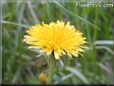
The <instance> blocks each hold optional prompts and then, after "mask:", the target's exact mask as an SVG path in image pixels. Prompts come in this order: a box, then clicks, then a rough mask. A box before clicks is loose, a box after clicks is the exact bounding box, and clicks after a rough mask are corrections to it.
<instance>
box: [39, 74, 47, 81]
mask: <svg viewBox="0 0 114 86" xmlns="http://www.w3.org/2000/svg"><path fill="white" fill-rule="evenodd" d="M38 79H39V80H40V81H42V82H45V83H47V76H46V74H45V73H40V74H39V76H38Z"/></svg>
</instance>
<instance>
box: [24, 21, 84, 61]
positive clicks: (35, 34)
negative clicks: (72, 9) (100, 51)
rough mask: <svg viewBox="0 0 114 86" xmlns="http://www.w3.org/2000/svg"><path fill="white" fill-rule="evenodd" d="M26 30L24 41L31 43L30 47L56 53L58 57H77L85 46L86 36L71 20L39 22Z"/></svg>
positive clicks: (48, 53)
mask: <svg viewBox="0 0 114 86" xmlns="http://www.w3.org/2000/svg"><path fill="white" fill-rule="evenodd" d="M26 32H27V33H28V35H25V36H24V42H26V43H27V44H29V45H30V46H29V48H38V49H40V51H43V52H46V53H47V55H50V54H51V53H54V56H55V58H56V59H59V58H60V57H61V56H62V55H68V56H70V57H72V55H73V56H76V57H77V56H78V55H79V54H81V52H83V51H84V50H83V48H85V43H86V41H85V39H86V38H85V37H83V36H82V33H81V32H79V31H78V30H76V29H75V27H74V26H73V25H70V22H67V23H66V24H65V23H64V22H63V21H59V20H58V21H57V22H56V23H55V22H51V23H49V24H44V23H42V25H40V24H37V25H35V26H32V27H31V28H30V29H29V30H27V31H26Z"/></svg>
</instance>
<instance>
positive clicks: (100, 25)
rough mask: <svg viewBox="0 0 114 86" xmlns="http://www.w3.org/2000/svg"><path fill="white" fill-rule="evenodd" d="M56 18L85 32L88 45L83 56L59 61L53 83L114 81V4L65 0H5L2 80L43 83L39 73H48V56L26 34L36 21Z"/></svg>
mask: <svg viewBox="0 0 114 86" xmlns="http://www.w3.org/2000/svg"><path fill="white" fill-rule="evenodd" d="M94 3H95V2H94ZM57 20H63V21H65V22H67V21H70V22H71V24H72V25H74V26H75V27H76V28H77V29H79V30H80V31H81V32H83V34H84V36H85V37H87V41H88V47H89V49H87V50H86V52H85V53H84V56H83V57H82V56H79V58H72V59H69V58H62V60H60V61H57V67H55V68H56V72H55V74H54V77H53V84H114V53H113V52H114V47H113V46H114V45H113V36H114V35H113V34H114V32H113V31H114V7H80V6H76V4H75V2H66V1H65V0H62V1H61V2H57V1H53V2H46V0H44V1H40V2H38V1H35V2H34V1H32V0H31V1H30V0H28V1H27V0H26V1H25V2H24V1H14V2H11V1H9V2H8V1H7V0H6V1H5V0H3V2H2V20H1V22H2V83H8V84H14V83H16V84H24V83H26V84H41V81H40V80H39V79H38V76H39V74H40V73H42V72H44V73H45V74H46V75H47V74H48V67H49V66H48V64H47V56H46V55H42V54H40V55H39V52H38V51H37V50H29V49H28V48H27V45H26V44H25V43H23V41H22V40H23V35H24V34H25V31H26V30H27V29H28V28H29V27H30V26H32V25H34V24H37V23H41V22H42V21H44V22H45V23H49V22H51V21H57ZM36 55H39V56H37V57H36Z"/></svg>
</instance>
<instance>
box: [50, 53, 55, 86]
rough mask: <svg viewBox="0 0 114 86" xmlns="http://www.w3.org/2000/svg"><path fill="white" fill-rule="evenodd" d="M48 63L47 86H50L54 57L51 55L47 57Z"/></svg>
mask: <svg viewBox="0 0 114 86" xmlns="http://www.w3.org/2000/svg"><path fill="white" fill-rule="evenodd" d="M49 63H50V67H49V73H48V84H51V82H52V79H53V74H54V69H55V57H54V55H52V54H51V55H50V57H49Z"/></svg>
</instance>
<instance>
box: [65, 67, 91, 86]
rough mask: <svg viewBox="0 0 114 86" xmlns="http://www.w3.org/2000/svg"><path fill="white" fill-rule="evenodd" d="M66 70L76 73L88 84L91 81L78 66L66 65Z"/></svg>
mask: <svg viewBox="0 0 114 86" xmlns="http://www.w3.org/2000/svg"><path fill="white" fill-rule="evenodd" d="M66 70H68V71H70V72H72V73H74V74H75V75H76V76H77V77H78V78H79V79H80V80H81V81H82V82H84V83H86V84H88V83H89V81H88V79H87V78H86V77H85V76H84V75H83V74H82V73H81V72H80V71H79V70H77V69H76V68H72V67H66Z"/></svg>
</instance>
